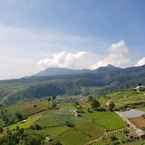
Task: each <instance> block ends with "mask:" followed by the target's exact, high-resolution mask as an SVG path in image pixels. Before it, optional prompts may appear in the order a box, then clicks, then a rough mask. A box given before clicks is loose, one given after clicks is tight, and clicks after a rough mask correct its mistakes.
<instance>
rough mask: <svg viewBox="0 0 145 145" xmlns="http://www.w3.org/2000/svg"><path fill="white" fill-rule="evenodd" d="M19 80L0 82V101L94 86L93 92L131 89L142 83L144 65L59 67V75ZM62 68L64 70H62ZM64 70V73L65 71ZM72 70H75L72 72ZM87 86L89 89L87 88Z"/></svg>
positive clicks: (76, 91) (144, 81)
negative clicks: (85, 68) (95, 67)
mask: <svg viewBox="0 0 145 145" xmlns="http://www.w3.org/2000/svg"><path fill="white" fill-rule="evenodd" d="M48 70H49V72H50V69H47V70H45V75H44V76H43V74H44V72H40V73H39V75H38V74H37V75H34V76H32V77H26V78H22V79H15V80H7V81H0V101H1V103H5V102H8V103H9V102H10V103H12V102H15V101H17V100H20V99H31V98H43V97H47V96H52V95H55V96H57V95H77V94H82V93H83V94H85V93H88V92H86V90H87V91H88V90H89V89H90V88H93V89H96V95H100V94H101V93H102V92H103V93H104V92H105V91H111V90H118V89H126V88H132V87H135V86H136V85H138V84H139V83H142V84H145V66H141V67H130V68H125V69H123V68H117V67H115V66H112V65H108V66H106V67H101V68H99V69H96V70H92V71H91V70H79V71H78V70H76V72H75V70H73V71H72V73H71V70H68V69H67V71H65V70H63V73H62V69H61V71H60V74H59V69H57V74H55V75H54V74H53V75H50V73H49V72H48V73H49V75H48V76H47V75H46V74H47V73H46V72H47V71H48ZM64 71H65V73H64ZM67 72H68V73H67ZM74 72H75V73H74ZM88 88H89V89H88Z"/></svg>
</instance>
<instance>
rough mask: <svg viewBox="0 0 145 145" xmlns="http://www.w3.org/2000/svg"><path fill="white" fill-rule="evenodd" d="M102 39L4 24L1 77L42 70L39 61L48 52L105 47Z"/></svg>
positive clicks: (0, 40) (0, 44)
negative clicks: (97, 39)
mask: <svg viewBox="0 0 145 145" xmlns="http://www.w3.org/2000/svg"><path fill="white" fill-rule="evenodd" d="M101 42H102V41H100V40H99V41H96V39H94V38H90V37H89V38H88V37H81V36H78V35H71V34H64V33H62V32H54V33H52V32H48V31H45V32H44V31H43V32H42V31H38V30H37V31H36V30H28V29H25V28H19V27H11V26H2V25H0V79H7V78H16V77H23V76H26V75H32V74H33V73H35V72H38V71H40V69H41V67H40V65H37V62H38V61H39V60H40V59H41V58H43V57H46V56H47V54H50V55H52V54H54V53H56V52H64V51H65V52H71V51H74V50H78V51H79V50H88V49H90V48H97V47H102V45H103V43H101ZM61 55H62V54H61ZM69 55H71V53H70V54H69ZM80 55H81V54H80ZM67 57H69V56H67ZM74 57H75V56H74ZM76 57H77V56H76ZM78 57H79V56H78ZM67 59H68V58H67ZM71 64H72V65H73V63H71ZM74 66H76V65H74Z"/></svg>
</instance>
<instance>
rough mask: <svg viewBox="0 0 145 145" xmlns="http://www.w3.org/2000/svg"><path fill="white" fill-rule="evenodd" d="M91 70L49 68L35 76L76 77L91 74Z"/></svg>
mask: <svg viewBox="0 0 145 145" xmlns="http://www.w3.org/2000/svg"><path fill="white" fill-rule="evenodd" d="M89 71H90V70H85V69H82V70H81V69H80V70H79V69H68V68H47V69H45V70H43V71H41V72H39V73H37V74H35V75H34V76H36V77H46V76H57V75H75V74H81V73H86V72H89Z"/></svg>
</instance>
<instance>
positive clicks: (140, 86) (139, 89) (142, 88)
mask: <svg viewBox="0 0 145 145" xmlns="http://www.w3.org/2000/svg"><path fill="white" fill-rule="evenodd" d="M134 90H136V91H137V92H140V91H145V86H143V85H142V84H139V85H138V86H136V87H135V88H134Z"/></svg>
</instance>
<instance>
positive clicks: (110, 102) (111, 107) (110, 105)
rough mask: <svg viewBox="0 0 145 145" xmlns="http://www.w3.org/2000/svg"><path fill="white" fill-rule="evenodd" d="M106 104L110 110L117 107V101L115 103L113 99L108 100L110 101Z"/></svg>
mask: <svg viewBox="0 0 145 145" xmlns="http://www.w3.org/2000/svg"><path fill="white" fill-rule="evenodd" d="M106 106H107V107H108V109H109V110H110V111H113V109H114V108H115V103H114V102H113V101H108V102H107V103H106Z"/></svg>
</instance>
